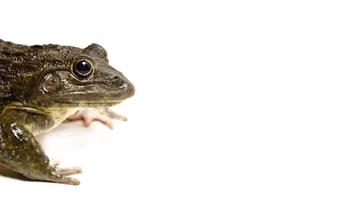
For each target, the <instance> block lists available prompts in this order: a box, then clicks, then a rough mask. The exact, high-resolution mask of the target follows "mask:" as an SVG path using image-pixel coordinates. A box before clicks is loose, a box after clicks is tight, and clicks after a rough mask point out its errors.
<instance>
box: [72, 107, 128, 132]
mask: <svg viewBox="0 0 364 200" xmlns="http://www.w3.org/2000/svg"><path fill="white" fill-rule="evenodd" d="M113 119H117V120H120V121H127V120H128V119H127V118H126V117H125V116H123V115H120V114H118V113H115V112H114V111H112V110H110V109H109V108H104V109H90V108H87V109H80V110H78V111H77V112H76V113H75V114H73V115H71V116H69V117H68V118H67V120H66V121H78V120H81V121H83V124H84V126H86V127H89V126H90V124H91V123H92V122H93V121H99V122H101V123H103V124H104V125H106V126H107V127H109V128H111V129H112V128H113V123H112V120H113Z"/></svg>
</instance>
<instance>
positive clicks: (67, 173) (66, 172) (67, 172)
mask: <svg viewBox="0 0 364 200" xmlns="http://www.w3.org/2000/svg"><path fill="white" fill-rule="evenodd" d="M56 171H57V172H58V174H59V175H62V176H70V175H74V174H79V173H82V169H81V168H80V167H71V168H57V169H56Z"/></svg>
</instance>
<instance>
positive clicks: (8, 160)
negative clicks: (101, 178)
mask: <svg viewBox="0 0 364 200" xmlns="http://www.w3.org/2000/svg"><path fill="white" fill-rule="evenodd" d="M26 118H27V114H26V113H21V112H18V111H14V110H10V111H6V112H5V113H3V114H2V116H1V118H0V163H2V165H4V166H5V167H7V168H9V169H10V170H13V171H15V172H18V173H20V174H22V175H24V176H25V177H28V178H30V179H33V180H41V181H50V182H57V183H64V184H71V185H79V184H80V182H79V181H78V180H77V179H74V178H71V177H68V175H72V174H75V173H79V172H80V170H79V169H76V168H73V169H61V168H57V166H56V165H52V164H50V161H49V159H48V157H47V155H45V153H44V151H43V150H42V148H41V146H40V144H39V143H38V142H37V141H36V140H35V138H34V136H33V134H32V133H31V132H30V131H29V130H28V128H26V127H27V125H25V124H24V123H23V122H25V121H26V120H25V119H26Z"/></svg>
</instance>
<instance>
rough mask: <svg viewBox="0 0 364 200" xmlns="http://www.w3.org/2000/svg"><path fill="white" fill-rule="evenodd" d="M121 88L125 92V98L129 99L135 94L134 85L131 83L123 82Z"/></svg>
mask: <svg viewBox="0 0 364 200" xmlns="http://www.w3.org/2000/svg"><path fill="white" fill-rule="evenodd" d="M119 88H120V89H121V90H122V91H123V96H124V98H129V97H131V96H133V95H134V93H135V89H134V85H133V84H131V83H130V82H129V81H123V83H122V84H121V86H120V87H119Z"/></svg>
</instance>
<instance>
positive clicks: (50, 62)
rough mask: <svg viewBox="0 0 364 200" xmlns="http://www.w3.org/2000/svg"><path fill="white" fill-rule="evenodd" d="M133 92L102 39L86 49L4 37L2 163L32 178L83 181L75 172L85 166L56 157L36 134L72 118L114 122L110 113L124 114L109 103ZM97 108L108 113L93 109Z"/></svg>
mask: <svg viewBox="0 0 364 200" xmlns="http://www.w3.org/2000/svg"><path fill="white" fill-rule="evenodd" d="M133 94H134V86H133V85H132V83H131V82H130V81H129V80H128V79H127V78H125V76H124V75H123V74H122V73H120V72H119V71H117V70H116V69H114V68H112V67H111V66H110V65H109V60H108V58H107V52H106V50H105V49H104V48H103V47H101V46H100V45H98V44H91V45H89V46H87V47H86V48H84V49H82V48H77V47H72V46H60V45H54V44H48V45H33V46H27V45H20V44H15V43H11V42H6V41H3V40H0V164H1V165H3V166H5V167H6V168H8V169H10V170H13V171H15V172H17V173H20V174H22V175H23V176H25V177H27V178H29V179H33V180H38V181H48V182H56V183H64V184H71V185H79V184H80V182H79V181H78V180H77V179H75V178H72V177H70V175H73V174H77V173H80V172H81V169H80V168H78V167H74V168H60V167H59V165H58V163H57V162H54V163H53V162H51V161H50V159H49V158H48V157H47V155H46V154H45V153H44V151H43V150H42V147H41V145H40V144H39V143H38V142H37V140H36V139H35V136H36V135H37V134H39V133H44V132H47V131H49V130H51V129H52V128H54V127H56V126H57V125H59V124H61V123H63V122H65V121H68V120H79V119H81V120H83V121H84V122H85V125H89V124H90V122H91V121H94V120H98V121H101V122H103V123H105V124H106V125H108V126H110V127H111V123H110V118H118V119H125V118H124V117H123V116H121V115H118V114H116V113H113V112H112V111H111V110H109V109H108V108H109V107H110V106H113V105H116V104H118V103H120V102H122V101H123V100H125V99H127V98H129V97H131V96H133ZM92 108H96V109H98V110H99V111H100V112H97V113H102V114H103V115H99V116H97V115H96V116H95V114H89V113H90V112H88V110H90V109H92Z"/></svg>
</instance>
